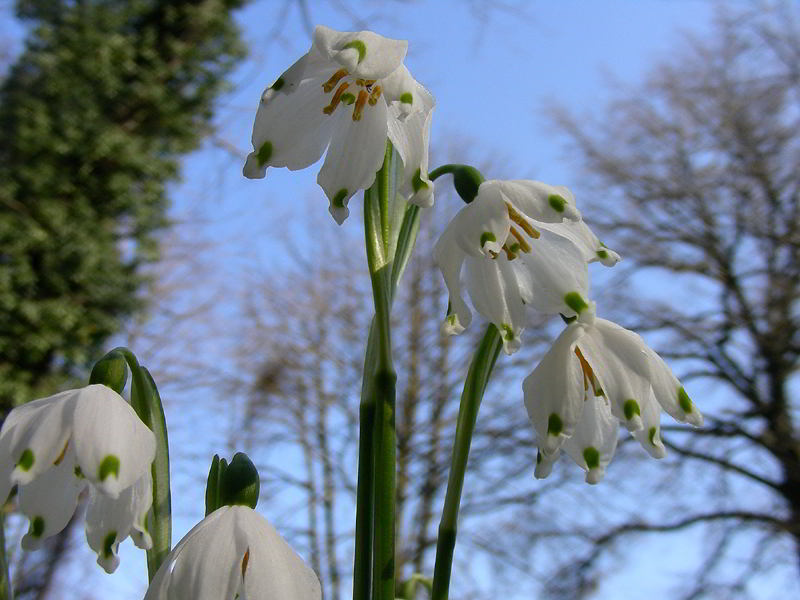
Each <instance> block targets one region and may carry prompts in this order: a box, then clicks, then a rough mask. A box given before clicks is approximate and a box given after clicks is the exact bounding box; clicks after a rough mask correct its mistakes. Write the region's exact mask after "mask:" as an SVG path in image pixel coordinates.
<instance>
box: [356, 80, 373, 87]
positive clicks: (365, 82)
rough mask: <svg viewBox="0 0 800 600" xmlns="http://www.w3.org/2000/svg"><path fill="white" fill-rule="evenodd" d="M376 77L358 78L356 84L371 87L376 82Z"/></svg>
mask: <svg viewBox="0 0 800 600" xmlns="http://www.w3.org/2000/svg"><path fill="white" fill-rule="evenodd" d="M375 81H377V80H375V79H356V85H360V86H361V87H365V88H367V89H369V88H370V87H371V86H372V84H373V83H375Z"/></svg>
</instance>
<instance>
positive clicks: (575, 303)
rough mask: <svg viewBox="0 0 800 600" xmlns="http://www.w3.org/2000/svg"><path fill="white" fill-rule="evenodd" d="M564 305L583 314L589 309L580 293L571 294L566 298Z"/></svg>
mask: <svg viewBox="0 0 800 600" xmlns="http://www.w3.org/2000/svg"><path fill="white" fill-rule="evenodd" d="M564 304H566V305H567V306H569V307H570V308H571V309H572V310H574V311H575V312H576V313H578V314H581V313H582V312H583V311H584V310H586V309H587V308H589V305H588V304H586V300H584V299H583V296H581V295H580V294H579V293H578V292H570V293H568V294H566V295H565V296H564Z"/></svg>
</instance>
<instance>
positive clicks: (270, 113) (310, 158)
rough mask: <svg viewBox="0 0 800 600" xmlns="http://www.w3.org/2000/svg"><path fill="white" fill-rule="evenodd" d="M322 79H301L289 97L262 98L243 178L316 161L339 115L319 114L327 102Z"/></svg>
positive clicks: (340, 109) (258, 176) (324, 77)
mask: <svg viewBox="0 0 800 600" xmlns="http://www.w3.org/2000/svg"><path fill="white" fill-rule="evenodd" d="M332 69H333V67H331V68H330V70H332ZM327 75H328V76H329V75H330V73H327ZM326 79H327V76H326V74H322V75H320V76H317V77H315V78H310V79H304V80H303V81H301V82H300V83H299V84H298V85H297V89H296V90H295V92H294V93H292V94H277V95H275V96H272V97H270V98H269V100H268V101H264V100H263V99H262V102H261V104H259V106H258V112H257V113H256V120H255V123H254V124H253V137H252V141H253V148H254V149H255V150H254V151H253V152H251V153H250V154H249V155H248V157H247V162H246V163H245V167H244V171H243V172H244V175H245V177H248V178H251V179H258V178H261V177H264V176H265V175H266V170H267V167H268V166H275V167H288V168H289V169H291V170H296V169H303V168H305V167H307V166H309V165H311V164H313V163H315V162H317V161H318V160H319V159H320V157H321V156H322V153H323V152H325V148H326V147H327V146H328V143H329V142H330V139H331V135H332V132H333V128H334V124H335V122H336V121H337V117H340V116H341V115H337V114H336V112H334V114H333V115H328V114H325V113H324V112H323V108H325V106H326V105H327V104H328V101H329V99H328V97H327V96H326V95H325V94H323V91H322V84H323V83H324V81H325V80H326ZM342 110H343V108H342V107H340V108H339V112H341V111H342Z"/></svg>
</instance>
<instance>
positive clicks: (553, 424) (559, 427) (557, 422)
mask: <svg viewBox="0 0 800 600" xmlns="http://www.w3.org/2000/svg"><path fill="white" fill-rule="evenodd" d="M562 431H564V421H562V420H561V417H559V416H558V415H557V414H556V413H552V414H551V415H550V417H549V418H548V419H547V433H548V435H558V434H559V433H561V432H562Z"/></svg>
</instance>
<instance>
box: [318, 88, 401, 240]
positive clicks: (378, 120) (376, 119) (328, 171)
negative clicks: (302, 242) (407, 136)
mask: <svg viewBox="0 0 800 600" xmlns="http://www.w3.org/2000/svg"><path fill="white" fill-rule="evenodd" d="M334 116H336V117H337V119H336V122H335V125H334V131H333V137H332V139H331V145H330V148H328V154H327V155H326V156H325V163H324V164H323V165H322V169H321V170H320V172H319V175H318V176H317V183H319V185H320V186H322V189H323V190H325V195H327V196H328V200H330V208H329V209H328V210H329V211H330V213H331V215H332V216H333V218H334V219H335V220H336V222H337V223H339V224H340V225H341V224H342V223H343V222H344V220H345V219H346V218H347V215H348V214H350V211H349V210H348V209H347V202H348V201H349V200H350V198H351V197H352V196H353V195H354V194H355V193H356V192H357V191H358V190H363V189H366V188H368V187H370V186H371V185H372V184H373V182H374V181H375V173H376V172H377V171H378V169H379V168H380V166H381V164H382V163H383V157H384V155H385V152H386V134H387V124H386V121H387V119H388V112H387V108H386V102H385V101H384V100H383V99H382V98H379V99H378V101H377V102H376V103H375V105H374V106H370V105H367V106H364V110H363V111H362V113H361V119H360V120H357V121H354V120H353V118H352V117H351V113H350V112H340V113H339V114H338V115H336V114H335V113H334Z"/></svg>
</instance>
